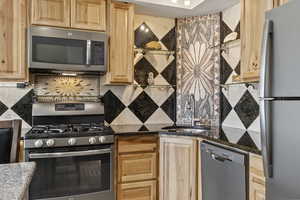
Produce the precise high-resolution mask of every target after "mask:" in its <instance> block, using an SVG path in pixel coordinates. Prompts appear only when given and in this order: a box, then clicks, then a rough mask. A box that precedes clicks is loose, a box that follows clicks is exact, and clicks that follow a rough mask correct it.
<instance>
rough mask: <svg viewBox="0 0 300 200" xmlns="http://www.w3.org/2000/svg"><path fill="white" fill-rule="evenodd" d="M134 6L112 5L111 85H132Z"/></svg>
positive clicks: (114, 3) (126, 4) (125, 4)
mask: <svg viewBox="0 0 300 200" xmlns="http://www.w3.org/2000/svg"><path fill="white" fill-rule="evenodd" d="M133 17H134V8H133V5H132V4H128V3H117V2H112V3H111V5H110V59H109V62H110V68H109V72H110V73H109V74H108V75H109V76H110V77H109V82H110V83H125V84H126V83H132V80H133Z"/></svg>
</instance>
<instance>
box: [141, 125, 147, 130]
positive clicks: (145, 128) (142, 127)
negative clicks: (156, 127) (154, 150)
mask: <svg viewBox="0 0 300 200" xmlns="http://www.w3.org/2000/svg"><path fill="white" fill-rule="evenodd" d="M139 131H149V129H148V128H147V127H146V126H145V125H143V126H141V128H140V129H139Z"/></svg>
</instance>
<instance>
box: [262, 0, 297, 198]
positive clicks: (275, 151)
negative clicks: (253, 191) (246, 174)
mask: <svg viewBox="0 0 300 200" xmlns="http://www.w3.org/2000/svg"><path fill="white" fill-rule="evenodd" d="M266 16H267V17H266V18H267V20H266V24H265V28H264V37H263V38H264V39H263V44H262V60H261V64H262V65H261V80H260V84H261V90H260V97H261V101H260V104H261V107H260V112H261V132H262V152H263V158H264V167H265V175H266V178H267V180H266V184H267V188H266V192H267V194H266V195H267V197H266V200H296V199H297V200H299V199H300V0H292V1H291V2H289V3H288V4H286V5H284V6H281V7H279V8H275V9H272V10H271V11H270V12H268V13H267V14H266Z"/></svg>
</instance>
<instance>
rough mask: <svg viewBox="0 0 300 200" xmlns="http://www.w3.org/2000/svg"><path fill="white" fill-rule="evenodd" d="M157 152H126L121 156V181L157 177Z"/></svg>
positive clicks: (119, 166) (119, 172) (119, 171)
mask: <svg viewBox="0 0 300 200" xmlns="http://www.w3.org/2000/svg"><path fill="white" fill-rule="evenodd" d="M156 165H157V156H156V153H137V154H124V155H120V156H119V164H118V168H119V169H118V174H119V178H118V181H119V182H123V183H124V182H130V181H143V180H149V179H155V178H156V174H157V167H156Z"/></svg>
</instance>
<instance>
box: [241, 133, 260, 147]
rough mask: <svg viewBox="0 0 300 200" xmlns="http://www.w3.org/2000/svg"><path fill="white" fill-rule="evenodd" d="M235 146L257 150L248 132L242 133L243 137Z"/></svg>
mask: <svg viewBox="0 0 300 200" xmlns="http://www.w3.org/2000/svg"><path fill="white" fill-rule="evenodd" d="M237 144H239V145H243V146H247V147H250V148H253V149H255V150H258V148H257V146H256V144H255V143H254V142H253V140H252V138H251V137H250V135H249V134H248V132H246V133H244V135H243V136H242V137H241V138H240V140H239V141H238V143H237Z"/></svg>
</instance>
